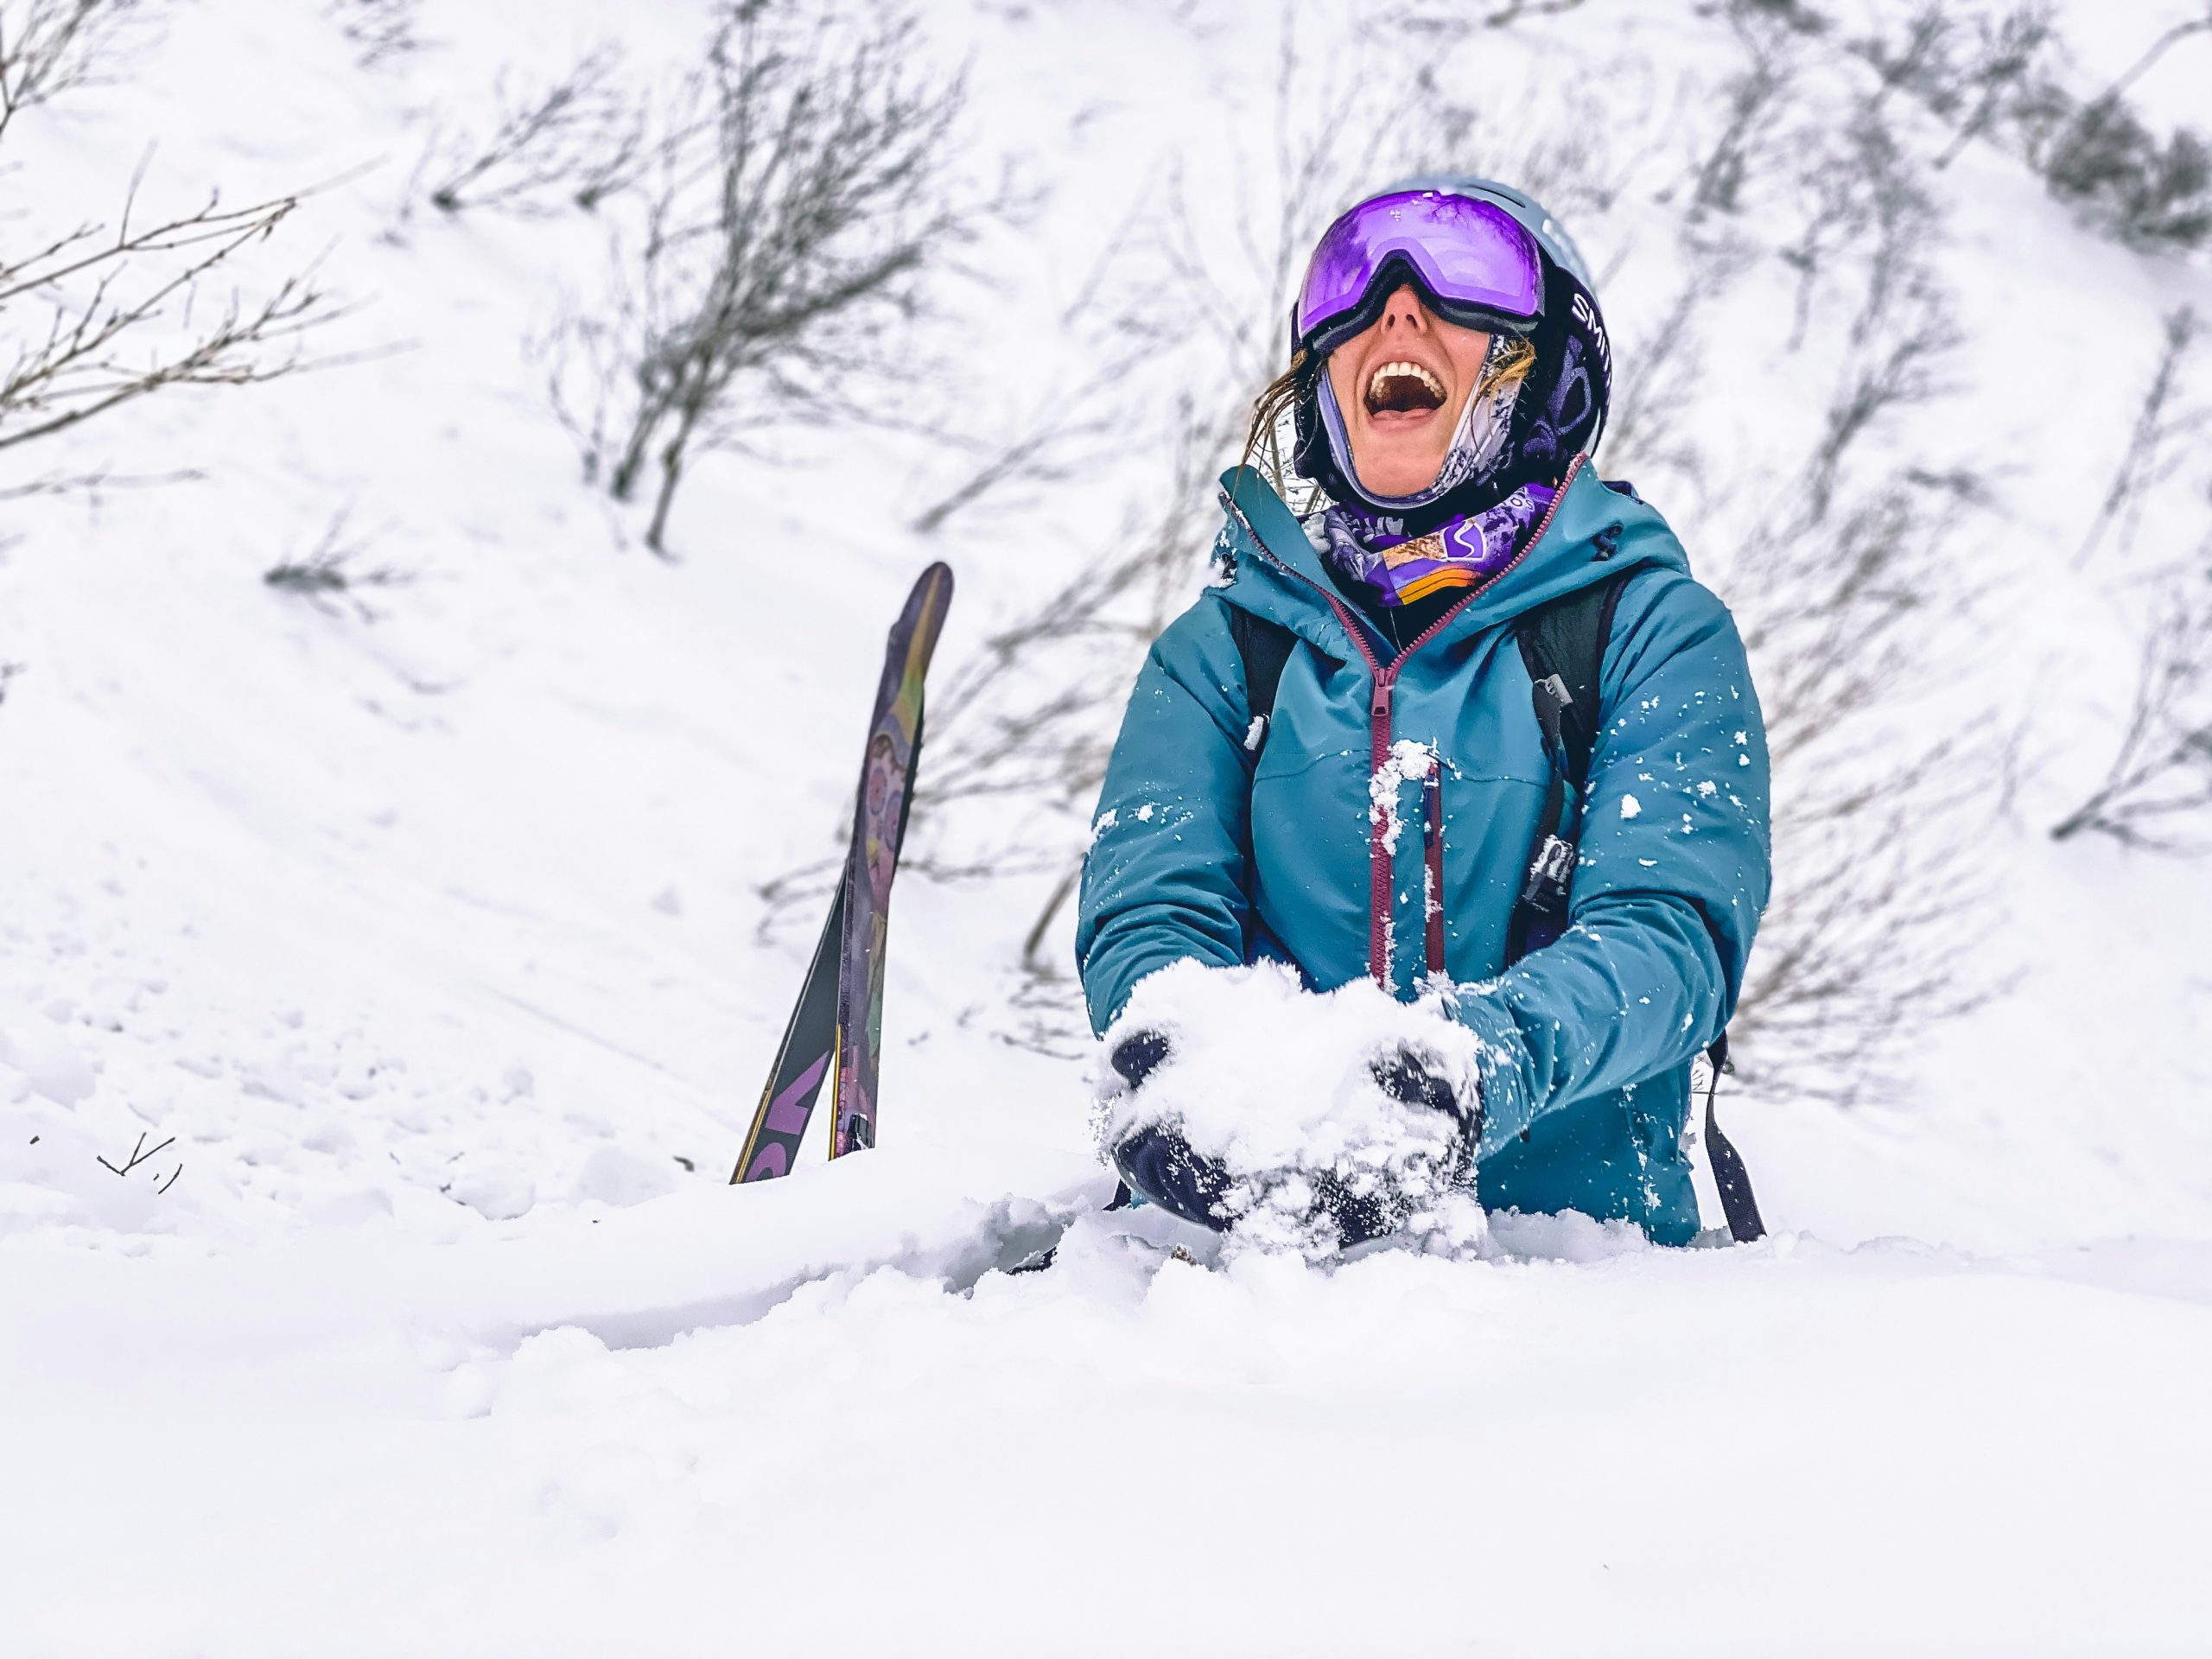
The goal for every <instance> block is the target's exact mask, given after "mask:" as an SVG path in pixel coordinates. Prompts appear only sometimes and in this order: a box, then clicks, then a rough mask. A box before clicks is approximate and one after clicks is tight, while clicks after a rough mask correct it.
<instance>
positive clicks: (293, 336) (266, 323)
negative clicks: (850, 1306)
mask: <svg viewBox="0 0 2212 1659" xmlns="http://www.w3.org/2000/svg"><path fill="white" fill-rule="evenodd" d="M129 10H130V7H129V5H128V4H127V3H125V0H28V3H26V4H24V5H23V6H22V7H21V8H20V9H17V8H16V7H13V6H7V5H4V4H0V142H4V140H5V138H6V136H7V134H8V132H9V130H10V126H11V124H12V123H13V122H14V120H15V118H16V116H17V115H18V114H20V113H21V112H22V111H23V110H26V109H29V108H31V107H33V106H35V105H37V104H39V103H41V102H42V101H44V100H46V99H50V98H52V97H54V96H55V95H56V94H57V93H59V92H61V91H63V90H65V89H67V88H68V87H70V86H76V85H79V84H82V83H83V82H84V81H85V80H86V79H87V78H88V77H90V76H91V75H92V73H94V72H95V70H96V69H97V68H98V67H99V62H100V60H99V55H98V54H99V50H100V49H101V48H102V47H103V46H105V44H107V43H108V42H109V41H111V39H112V38H113V36H112V33H111V30H112V27H113V25H114V24H115V23H116V22H118V20H120V19H121V18H122V17H124V16H125V15H127V13H128V11H129ZM142 183H143V169H142V173H141V175H140V176H137V177H134V178H133V179H132V180H131V181H130V183H129V185H128V187H127V188H126V189H125V190H124V200H123V209H122V213H121V214H120V215H119V217H118V220H117V222H116V224H115V226H114V228H113V229H112V230H111V229H110V228H109V227H108V226H105V225H101V224H97V223H80V224H79V225H77V226H74V227H73V228H70V229H56V230H49V231H46V232H39V231H36V230H32V231H29V232H26V231H24V230H22V228H21V227H20V221H18V222H16V223H15V224H11V225H10V227H9V229H8V231H7V232H6V240H5V241H0V364H3V365H4V366H0V450H8V449H12V448H17V447H19V446H21V445H23V444H28V443H31V442H36V441H38V440H40V439H43V438H49V437H54V436H57V435H60V434H62V433H64V432H67V431H69V430H70V429H73V428H75V427H77V426H79V425H80V424H82V423H85V422H86V421H90V420H92V419H95V418H97V417H99V416H103V415H105V414H107V413H108V412H110V411H111V410H116V409H118V408H120V407H122V406H124V405H125V404H130V403H133V402H136V401H137V399H139V398H142V397H149V396H151V395H152V394H153V393H155V392H157V391H162V390H163V389H165V388H167V387H170V386H183V385H198V386H210V385H249V384H251V383H252V382H255V381H259V380H267V379H271V378H276V377H277V376H279V375H282V374H285V373H289V372H291V371H292V370H294V369H296V368H298V367H300V366H302V360H301V359H300V356H299V354H298V350H297V344H298V341H299V340H300V339H301V337H302V336H303V335H304V334H307V333H308V331H309V330H311V329H313V328H315V327H318V326H319V325H321V324H322V323H324V322H327V321H331V320H332V319H333V318H334V316H335V315H338V313H337V309H336V308H335V306H334V303H333V302H332V301H331V299H330V297H329V296H328V295H327V293H326V292H325V291H324V290H323V289H322V288H321V285H320V283H319V282H318V281H317V280H316V277H315V273H314V272H313V270H308V271H305V272H302V273H300V274H297V275H295V276H293V277H287V278H285V279H283V280H282V281H281V282H279V283H277V285H276V286H275V287H274V288H273V289H268V290H266V291H265V292H264V293H263V294H262V295H261V296H259V297H257V298H251V299H250V298H248V297H246V296H244V295H241V294H238V293H235V292H234V293H233V294H232V295H231V296H229V298H228V299H227V300H226V301H224V302H219V303H218V304H217V305H216V307H215V309H214V315H213V320H212V321H208V320H204V319H203V320H199V321H194V310H195V305H194V302H195V301H197V300H200V298H201V296H202V295H203V294H204V291H205V289H207V287H208V286H209V283H210V279H211V278H212V277H214V275H215V274H216V273H217V272H218V271H219V270H221V269H222V268H224V267H225V266H226V264H230V263H231V262H232V260H233V258H234V257H237V256H238V255H240V254H241V253H242V252H243V251H245V250H246V249H247V248H249V247H251V246H254V245H257V244H259V243H262V242H264V241H265V240H267V239H268V238H269V237H270V234H271V233H272V232H275V231H276V229H277V226H280V225H281V224H283V221H284V220H285V219H287V218H289V216H290V215H291V214H292V213H293V212H294V211H295V210H296V208H297V207H298V206H299V198H298V197H296V196H286V197H282V198H279V199H277V200H269V201H263V202H257V203H255V204H253V205H252V206H251V207H224V206H223V205H222V204H221V201H220V199H219V196H218V195H217V194H215V193H213V192H212V191H211V192H210V193H209V194H208V196H207V201H206V203H205V204H204V205H203V206H202V207H200V209H199V210H198V211H197V212H194V213H181V214H175V215H171V216H168V217H156V218H155V219H153V221H152V222H151V223H148V222H145V221H143V219H141V218H140V216H139V213H138V195H139V190H140V187H141V185H142ZM198 308H199V309H204V308H205V305H204V302H203V303H202V305H201V306H200V307H198ZM52 481H53V480H40V481H39V482H36V483H34V484H31V485H27V486H22V490H23V492H24V493H31V492H35V491H41V490H42V489H43V488H44V487H45V486H47V485H48V484H50V483H51V482H52Z"/></svg>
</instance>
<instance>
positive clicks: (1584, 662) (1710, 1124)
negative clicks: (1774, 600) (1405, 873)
mask: <svg viewBox="0 0 2212 1659" xmlns="http://www.w3.org/2000/svg"><path fill="white" fill-rule="evenodd" d="M1631 574H1633V573H1632V572H1630V571H1626V570H1623V571H1619V572H1617V573H1615V574H1614V575H1610V576H1607V577H1606V578H1605V580H1604V581H1603V582H1592V584H1591V585H1590V586H1589V587H1587V588H1578V589H1576V590H1575V591H1574V592H1573V593H1571V594H1561V595H1560V597H1559V598H1557V599H1555V600H1553V601H1551V602H1550V603H1549V604H1547V605H1540V606H1538V607H1536V608H1535V610H1533V611H1530V612H1529V613H1528V614H1527V615H1526V616H1524V617H1522V619H1521V620H1520V621H1519V622H1518V623H1517V624H1516V626H1515V628H1514V634H1515V637H1516V639H1518V641H1519V642H1520V645H1521V660H1522V663H1524V664H1527V666H1528V670H1529V684H1530V685H1531V687H1532V688H1533V691H1532V693H1531V695H1532V698H1533V701H1534V702H1535V711H1536V721H1537V724H1538V725H1540V726H1541V727H1542V728H1543V733H1544V747H1545V750H1546V752H1547V753H1548V754H1550V756H1551V758H1552V767H1553V770H1552V781H1551V786H1550V788H1549V790H1548V791H1547V792H1546V794H1545V797H1544V816H1543V818H1542V821H1541V823H1540V824H1539V826H1538V828H1537V831H1536V840H1535V845H1534V846H1533V847H1532V848H1531V849H1529V876H1528V880H1527V881H1526V882H1525V883H1524V884H1523V885H1522V892H1521V902H1520V903H1519V904H1518V905H1516V906H1514V912H1513V925H1512V930H1511V932H1510V941H1511V943H1510V951H1511V955H1512V957H1513V959H1515V960H1516V961H1517V960H1518V959H1519V958H1520V957H1524V956H1526V955H1527V954H1528V953H1529V951H1531V950H1539V949H1541V948H1542V947H1543V946H1544V945H1547V944H1550V943H1551V942H1552V941H1553V940H1554V939H1555V938H1558V937H1559V936H1560V933H1561V932H1563V931H1566V926H1567V892H1568V885H1569V883H1570V881H1571V880H1572V878H1573V874H1574V863H1575V857H1576V851H1575V842H1576V840H1577V838H1578V837H1579V836H1580V833H1581V828H1582V825H1581V815H1582V804H1583V798H1584V797H1585V796H1586V794H1587V793H1588V791H1589V785H1590V757H1591V756H1592V753H1595V752H1596V749H1597V747H1598V721H1599V678H1600V676H1601V674H1602V672H1603V670H1604V667H1605V643H1606V641H1607V639H1609V638H1610V637H1611V633H1612V630H1613V611H1614V609H1615V607H1617V606H1618V604H1619V603H1620V597H1621V589H1622V588H1623V587H1624V586H1625V585H1626V584H1627V580H1628V577H1629V576H1630V575H1631ZM1570 788H1572V789H1573V791H1574V813H1573V818H1572V819H1570V818H1569V817H1568V816H1567V791H1568V789H1570ZM1705 1058H1706V1060H1707V1064H1708V1065H1711V1067H1712V1068H1713V1071H1712V1077H1711V1079H1710V1081H1709V1082H1708V1083H1707V1086H1706V1091H1705V1146H1706V1152H1707V1156H1709V1157H1710V1158H1711V1160H1712V1161H1713V1185H1715V1186H1716V1187H1718V1188H1719V1192H1720V1209H1721V1213H1722V1214H1723V1215H1725V1216H1726V1217H1727V1220H1728V1236H1730V1237H1731V1238H1732V1239H1734V1240H1735V1241H1736V1242H1737V1243H1738V1244H1748V1243H1751V1241H1752V1240H1753V1239H1755V1238H1764V1237H1765V1236H1766V1223H1765V1222H1764V1220H1763V1219H1762V1218H1761V1217H1760V1215H1759V1205H1758V1199H1757V1198H1754V1197H1752V1196H1751V1173H1750V1172H1749V1171H1748V1170H1746V1169H1745V1167H1744V1156H1743V1154H1741V1153H1739V1152H1738V1151H1737V1150H1736V1144H1735V1142H1734V1141H1731V1140H1729V1138H1728V1137H1727V1136H1726V1135H1723V1134H1721V1132H1720V1123H1719V1120H1718V1119H1717V1118H1716V1117H1715V1116H1713V1097H1714V1096H1715V1095H1717V1094H1718V1093H1719V1089H1720V1074H1721V1073H1722V1072H1723V1071H1731V1070H1732V1069H1733V1068H1732V1066H1731V1065H1729V1063H1728V1033H1726V1032H1725V1031H1724V1032H1722V1033H1720V1035H1719V1036H1718V1037H1717V1038H1715V1039H1713V1046H1712V1047H1711V1048H1709V1049H1707V1051H1706V1054H1705Z"/></svg>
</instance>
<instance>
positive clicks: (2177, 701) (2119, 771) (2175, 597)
mask: <svg viewBox="0 0 2212 1659" xmlns="http://www.w3.org/2000/svg"><path fill="white" fill-rule="evenodd" d="M2161 334H2162V339H2161V345H2160V350H2159V353H2158V362H2157V365H2156V366H2155V368H2154V369H2153V371H2152V375H2151V378H2150V380H2149V382H2148V384H2147V385H2145V389H2144V393H2143V398H2142V402H2141V404H2140V405H2139V408H2138V410H2137V411H2136V417H2135V420H2134V422H2133V426H2132V429H2131V430H2130V432H2129V436H2128V442H2127V445H2126V449H2125V451H2124V452H2123V454H2122V455H2121V459H2120V464H2119V466H2118V467H2116V468H2115V469H2114V471H2113V481H2112V484H2111V486H2110V487H2109V488H2108V489H2107V491H2106V493H2105V498H2104V499H2103V501H2102V502H2101V504H2100V505H2099V508H2098V512H2097V518H2096V522H2095V524H2094V525H2093V526H2092V528H2091V531H2090V533H2089V536H2088V539H2087V540H2085V541H2084V542H2083V543H2082V551H2081V553H2080V554H2079V555H2077V556H2076V559H2075V563H2082V561H2084V560H2086V559H2087V558H2088V556H2089V555H2090V554H2091V553H2092V552H2094V550H2096V548H2097V547H2098V545H2099V544H2100V543H2101V541H2102V540H2103V538H2104V537H2105V535H2106V533H2107V531H2109V530H2112V529H2113V528H2114V527H2115V526H2116V527H2117V529H2118V532H2119V533H2118V536H2117V538H2116V539H2117V543H2118V550H2119V551H2120V553H2121V554H2123V555H2124V554H2126V553H2128V552H2129V551H2131V550H2132V549H2133V544H2134V542H2135V538H2136V536H2137V533H2138V531H2139V527H2140V523H2141V516H2142V512H2143V509H2144V507H2145V503H2146V501H2147V500H2148V499H2150V498H2151V496H2152V493H2153V492H2154V491H2156V490H2157V489H2158V487H2159V486H2161V485H2162V484H2164V483H2165V482H2167V481H2168V480H2171V479H2172V478H2173V477H2174V476H2175V475H2176V474H2178V473H2180V472H2182V471H2183V469H2184V468H2185V467H2187V468H2191V469H2193V472H2194V474H2195V475H2194V476H2193V478H2192V480H2191V481H2192V483H2193V484H2194V485H2195V486H2196V491H2197V493H2198V499H2196V500H2193V501H2191V502H2190V504H2189V505H2188V506H2187V507H2186V508H2185V509H2183V512H2185V514H2186V519H2185V522H2188V523H2190V524H2196V523H2197V522H2199V521H2200V520H2201V518H2202V511H2203V506H2202V500H2203V498H2202V491H2203V490H2204V488H2205V486H2206V484H2207V483H2208V481H2212V468H2208V467H2207V465H2206V458H2207V447H2206V445H2205V443H2204V442H2202V438H2201V435H2202V433H2203V432H2204V430H2205V428H2206V425H2207V423H2208V418H2212V416H2208V411H2206V410H2202V409H2196V408H2187V407H2177V399H2178V394H2179V388H2180V385H2181V383H2182V378H2183V373H2184V372H2185V370H2186V369H2187V367H2188V365H2189V361H2190V354H2191V353H2192V352H2193V351H2194V349H2195V347H2196V343H2197V340H2199V338H2200V336H2201V327H2200V325H2199V324H2198V322H2197V320H2196V313H2195V312H2194V311H2192V310H2190V308H2187V307H2182V308H2178V309H2177V310H2175V311H2173V312H2171V313H2170V314H2169V315H2167V316H2166V318H2165V319H2164V323H2163V325H2162V327H2161ZM2208 583H2212V539H2208V540H2206V541H2203V542H2202V543H2200V544H2199V545H2198V546H2197V547H2196V549H2195V550H2194V551H2192V552H2190V553H2188V554H2186V555H2184V556H2181V557H2179V558H2171V557H2170V558H2168V559H2166V560H2165V561H2164V563H2162V564H2161V565H2160V566H2159V567H2158V569H2156V570H2155V571H2154V572H2153V574H2152V578H2151V581H2150V583H2149V587H2150V591H2151V594H2152V601H2151V604H2150V607H2149V609H2148V612H2147V614H2146V616H2145V621H2144V625H2143V627H2142V631H2141V633H2140V636H2139V642H2138V645H2137V659H2136V665H2135V678H2134V686H2133V693H2132V696H2131V697H2130V700H2129V703H2128V709H2127V714H2126V718H2125V720H2124V721H2123V722H2122V725H2121V728H2120V741H2119V742H2118V744H2117V745H2116V746H2115V747H2114V748H2113V756H2112V760H2111V762H2110V764H2109V765H2108V766H2107V767H2106V769H2105V774H2104V777H2103V778H2102V779H2101V780H2100V781H2099V783H2098V784H2097V786H2096V787H2095V788H2094V789H2093V790H2092V791H2090V792H2089V794H2088V798H2086V799H2084V800H2083V801H2082V804H2080V805H2079V806H2077V807H2075V809H2074V810H2072V811H2071V812H2069V813H2068V814H2067V815H2066V817H2064V818H2063V819H2061V820H2060V821H2059V822H2058V823H2056V824H2054V825H2053V826H2052V827H2051V831H2050V833H2051V836H2052V838H2053V839H2054V840H2057V841H2066V840H2069V839H2071V838H2072V837H2073V836H2077V835H2080V834H2082V832H2084V831H2094V832H2096V833H2097V834H2100V835H2105V836H2111V837H2112V838H2113V840H2114V841H2117V842H2120V844H2121V845H2123V846H2126V847H2130V848H2135V849H2140V850H2145V851H2151V852H2162V853H2202V852H2206V851H2212V588H2208Z"/></svg>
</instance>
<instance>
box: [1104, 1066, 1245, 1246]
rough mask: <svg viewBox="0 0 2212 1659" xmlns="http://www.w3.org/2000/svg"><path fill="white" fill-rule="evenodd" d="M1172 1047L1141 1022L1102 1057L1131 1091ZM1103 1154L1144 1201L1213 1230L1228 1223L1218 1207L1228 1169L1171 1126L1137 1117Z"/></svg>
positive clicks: (1224, 1192) (1225, 1193) (1225, 1189)
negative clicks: (1194, 1147) (1202, 1154)
mask: <svg viewBox="0 0 2212 1659" xmlns="http://www.w3.org/2000/svg"><path fill="white" fill-rule="evenodd" d="M1172 1052H1173V1044H1171V1043H1170V1042H1169V1041H1168V1039H1167V1034H1166V1033H1165V1032H1162V1031H1160V1030H1158V1029H1156V1028H1154V1027H1145V1028H1143V1029H1142V1030H1139V1031H1134V1032H1131V1033H1129V1034H1128V1036H1126V1037H1123V1038H1122V1039H1120V1040H1118V1041H1117V1042H1116V1043H1115V1044H1114V1046H1113V1047H1112V1048H1111V1049H1110V1050H1109V1051H1108V1053H1107V1058H1106V1063H1107V1065H1109V1066H1110V1067H1111V1068H1112V1069H1113V1071H1114V1074H1115V1076H1116V1077H1119V1078H1121V1080H1122V1084H1123V1085H1124V1086H1125V1087H1126V1089H1127V1090H1128V1092H1129V1093H1131V1094H1135V1092H1136V1091H1137V1090H1140V1089H1142V1088H1143V1087H1144V1085H1145V1081H1146V1079H1147V1078H1148V1077H1151V1076H1152V1074H1153V1073H1154V1071H1157V1070H1158V1069H1159V1068H1160V1065H1161V1064H1162V1063H1163V1062H1164V1061H1165V1060H1166V1058H1167V1057H1168V1055H1169V1054H1170V1053H1172ZM1109 1160H1110V1161H1111V1162H1112V1164H1113V1166H1114V1170H1115V1173H1116V1174H1118V1175H1119V1176H1120V1177H1121V1178H1122V1180H1124V1181H1125V1182H1127V1183H1128V1186H1129V1189H1130V1190H1131V1191H1132V1192H1137V1193H1141V1195H1142V1196H1143V1197H1144V1198H1145V1200H1146V1201H1147V1203H1150V1204H1156V1205H1159V1206H1160V1208H1161V1209H1163V1210H1165V1211H1167V1212H1168V1213H1169V1214H1170V1215H1173V1216H1179V1217H1182V1218H1183V1219H1184V1220H1185V1221H1192V1222H1196V1223H1197V1224H1198V1225H1199V1226H1201V1227H1211V1228H1212V1229H1213V1230H1215V1231H1216V1232H1219V1231H1220V1230H1222V1229H1224V1228H1225V1227H1227V1226H1228V1225H1229V1222H1228V1219H1227V1217H1226V1216H1225V1214H1224V1212H1223V1211H1222V1208H1221V1205H1222V1201H1223V1199H1224V1198H1226V1197H1227V1196H1228V1192H1229V1188H1230V1179H1229V1174H1228V1172H1227V1171H1225V1170H1224V1169H1223V1168H1222V1166H1220V1164H1219V1163H1217V1162H1216V1161H1215V1160H1212V1159H1210V1158H1201V1157H1200V1156H1199V1155H1198V1154H1197V1153H1195V1152H1193V1151H1192V1150H1191V1147H1190V1145H1189V1143H1188V1142H1187V1141H1185V1140H1184V1139H1183V1137H1182V1136H1181V1135H1179V1134H1178V1133H1176V1132H1175V1131H1174V1130H1173V1129H1171V1128H1166V1127H1164V1126H1163V1125H1161V1124H1160V1123H1158V1122H1140V1124H1139V1127H1137V1128H1135V1129H1134V1130H1132V1131H1131V1132H1129V1133H1128V1134H1126V1135H1122V1137H1121V1138H1120V1139H1119V1140H1118V1141H1115V1142H1114V1144H1113V1146H1112V1147H1111V1148H1110V1149H1109Z"/></svg>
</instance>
